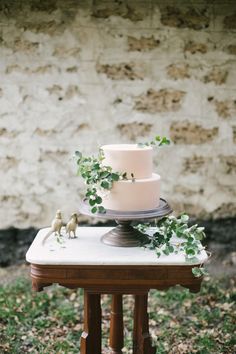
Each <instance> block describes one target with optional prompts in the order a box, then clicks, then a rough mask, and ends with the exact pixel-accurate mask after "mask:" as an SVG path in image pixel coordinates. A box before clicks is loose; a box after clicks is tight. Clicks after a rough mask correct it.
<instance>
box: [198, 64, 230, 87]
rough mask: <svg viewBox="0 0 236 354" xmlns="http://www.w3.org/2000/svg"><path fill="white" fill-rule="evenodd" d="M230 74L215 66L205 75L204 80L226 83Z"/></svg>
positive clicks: (217, 83) (206, 81)
mask: <svg viewBox="0 0 236 354" xmlns="http://www.w3.org/2000/svg"><path fill="white" fill-rule="evenodd" d="M227 76H228V71H226V70H221V69H220V68H217V67H213V68H212V69H211V70H210V71H209V72H208V73H207V74H206V75H205V76H204V82H205V83H208V82H214V83H215V84H216V85H222V84H225V82H226V80H227Z"/></svg>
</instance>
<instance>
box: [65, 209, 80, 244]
mask: <svg viewBox="0 0 236 354" xmlns="http://www.w3.org/2000/svg"><path fill="white" fill-rule="evenodd" d="M77 225H78V215H77V214H76V213H74V214H72V215H71V217H70V220H69V221H68V223H67V224H66V233H67V234H68V238H72V237H71V233H72V234H73V235H74V237H73V238H76V234H75V230H76V227H77Z"/></svg>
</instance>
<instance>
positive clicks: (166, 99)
mask: <svg viewBox="0 0 236 354" xmlns="http://www.w3.org/2000/svg"><path fill="white" fill-rule="evenodd" d="M185 94H186V92H184V91H180V90H169V89H168V90H167V89H162V90H159V91H156V90H153V89H149V90H148V91H147V92H146V93H145V94H141V95H140V96H137V97H136V98H135V105H134V109H136V110H137V111H141V112H149V113H156V112H169V111H178V110H179V109H180V108H181V103H182V100H183V98H184V96H185Z"/></svg>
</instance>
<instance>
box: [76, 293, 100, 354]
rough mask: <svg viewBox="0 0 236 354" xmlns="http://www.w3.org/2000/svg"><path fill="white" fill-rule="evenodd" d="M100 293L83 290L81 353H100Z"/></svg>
mask: <svg viewBox="0 0 236 354" xmlns="http://www.w3.org/2000/svg"><path fill="white" fill-rule="evenodd" d="M100 297H101V296H100V294H90V293H89V292H87V291H86V290H85V291H84V331H83V333H82V335H81V346H80V352H81V354H92V353H93V354H101V303H100Z"/></svg>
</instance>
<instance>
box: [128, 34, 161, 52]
mask: <svg viewBox="0 0 236 354" xmlns="http://www.w3.org/2000/svg"><path fill="white" fill-rule="evenodd" d="M159 45H160V40H159V39H156V38H155V37H154V36H151V37H141V38H135V37H131V36H128V50H129V51H130V52H132V51H138V52H147V51H149V50H152V49H154V48H157V47H159Z"/></svg>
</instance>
